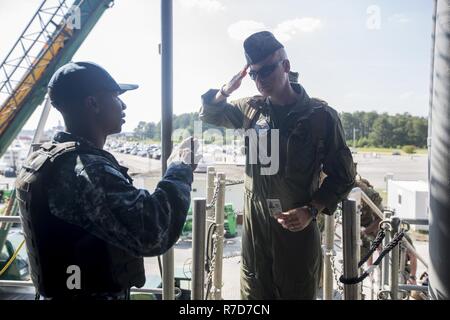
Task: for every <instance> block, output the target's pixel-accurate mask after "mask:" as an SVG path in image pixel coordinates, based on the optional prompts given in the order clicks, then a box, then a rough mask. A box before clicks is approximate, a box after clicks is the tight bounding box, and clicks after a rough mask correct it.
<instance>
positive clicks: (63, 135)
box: [53, 131, 101, 150]
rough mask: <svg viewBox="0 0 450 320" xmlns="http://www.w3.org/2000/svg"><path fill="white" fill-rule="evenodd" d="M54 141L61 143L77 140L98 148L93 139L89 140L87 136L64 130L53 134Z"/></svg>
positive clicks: (82, 143)
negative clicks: (83, 136)
mask: <svg viewBox="0 0 450 320" xmlns="http://www.w3.org/2000/svg"><path fill="white" fill-rule="evenodd" d="M53 141H55V142H60V143H61V142H69V141H77V142H79V143H80V144H81V145H85V146H87V147H89V148H95V149H98V148H97V147H96V146H95V145H94V144H93V143H92V142H91V141H89V140H87V139H85V138H82V137H80V136H77V135H74V134H73V133H69V132H64V131H60V132H57V133H56V134H55V135H54V136H53ZM99 150H101V149H99Z"/></svg>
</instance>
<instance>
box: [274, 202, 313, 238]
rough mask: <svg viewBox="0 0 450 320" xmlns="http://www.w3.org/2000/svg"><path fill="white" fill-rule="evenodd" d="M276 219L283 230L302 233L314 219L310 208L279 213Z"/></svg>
mask: <svg viewBox="0 0 450 320" xmlns="http://www.w3.org/2000/svg"><path fill="white" fill-rule="evenodd" d="M274 217H275V219H277V221H278V223H279V224H281V225H282V226H283V228H285V229H287V230H289V231H291V232H297V231H302V230H303V229H305V228H306V227H307V226H308V225H309V224H310V223H311V221H312V219H313V216H312V214H311V211H310V210H309V209H308V207H300V208H295V209H291V210H289V211H287V212H281V213H278V214H276V215H275V216H274Z"/></svg>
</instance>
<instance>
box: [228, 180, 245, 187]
mask: <svg viewBox="0 0 450 320" xmlns="http://www.w3.org/2000/svg"><path fill="white" fill-rule="evenodd" d="M243 183H244V180H231V179H226V180H225V186H226V187H229V186H234V185H237V184H243Z"/></svg>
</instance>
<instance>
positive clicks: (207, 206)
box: [206, 183, 219, 210]
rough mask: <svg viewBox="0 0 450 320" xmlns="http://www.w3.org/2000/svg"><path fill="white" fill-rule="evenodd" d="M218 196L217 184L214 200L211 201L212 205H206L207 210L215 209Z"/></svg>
mask: <svg viewBox="0 0 450 320" xmlns="http://www.w3.org/2000/svg"><path fill="white" fill-rule="evenodd" d="M218 195H219V184H218V183H216V186H215V188H214V195H213V198H212V199H211V203H210V204H207V205H206V210H209V209H212V208H214V206H215V205H216V201H217V196H218Z"/></svg>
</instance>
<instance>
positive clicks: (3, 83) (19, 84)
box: [0, 0, 113, 157]
mask: <svg viewBox="0 0 450 320" xmlns="http://www.w3.org/2000/svg"><path fill="white" fill-rule="evenodd" d="M112 4H113V0H68V1H67V0H44V1H43V2H42V4H41V5H40V6H39V8H38V9H37V11H36V13H35V14H34V15H33V17H32V18H31V21H30V22H29V23H28V25H27V26H26V28H25V30H24V31H23V32H22V34H21V35H20V37H19V38H18V39H17V41H16V43H15V44H14V46H13V47H12V49H11V50H10V51H9V53H8V54H7V55H6V57H5V59H4V60H3V62H2V63H1V64H0V157H1V156H2V155H3V154H4V152H5V151H6V149H7V148H8V146H9V144H10V143H11V142H12V140H13V139H14V138H15V137H16V135H17V134H18V133H19V131H20V130H21V129H22V127H23V126H24V124H25V123H26V121H27V120H28V119H29V117H30V116H31V115H32V114H33V112H34V111H35V109H36V108H37V107H38V106H39V105H40V104H41V103H42V101H43V100H44V97H45V94H46V91H47V89H46V87H47V83H48V82H49V80H50V78H51V76H52V74H53V73H54V72H55V71H56V70H57V69H58V68H59V67H60V66H62V65H64V64H66V63H67V62H69V61H70V60H71V59H72V57H73V55H74V54H75V52H76V51H77V49H78V48H79V47H80V46H81V44H82V43H83V41H84V40H85V39H86V37H87V35H88V34H89V32H90V31H91V30H92V28H93V27H94V26H95V24H96V23H97V21H98V20H99V19H100V17H101V16H102V14H103V13H104V12H105V10H106V9H107V8H109V7H111V6H112Z"/></svg>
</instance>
